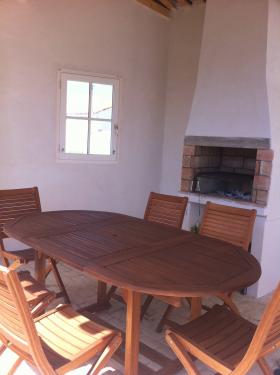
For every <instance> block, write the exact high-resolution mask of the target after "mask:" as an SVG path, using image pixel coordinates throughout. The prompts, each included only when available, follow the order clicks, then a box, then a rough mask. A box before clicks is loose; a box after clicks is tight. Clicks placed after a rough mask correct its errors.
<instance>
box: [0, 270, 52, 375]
mask: <svg viewBox="0 0 280 375" xmlns="http://www.w3.org/2000/svg"><path fill="white" fill-rule="evenodd" d="M0 317H1V319H0V337H1V338H2V337H4V342H9V344H10V345H11V346H10V347H11V349H12V350H15V351H16V352H17V353H19V354H20V355H22V356H23V357H25V358H29V359H30V360H31V361H33V362H34V363H36V365H37V366H39V368H40V366H41V368H42V366H43V368H45V369H47V370H48V372H47V373H48V374H55V372H54V370H53V369H52V368H51V367H50V365H49V363H48V361H47V359H46V357H45V355H44V352H43V349H42V346H41V343H40V339H39V337H38V334H37V331H36V328H35V324H34V321H33V319H32V316H31V312H30V310H29V307H28V304H27V301H26V299H25V296H24V292H23V289H22V286H21V284H20V281H19V279H18V275H17V273H16V271H14V270H9V269H8V268H5V267H2V266H0Z"/></svg>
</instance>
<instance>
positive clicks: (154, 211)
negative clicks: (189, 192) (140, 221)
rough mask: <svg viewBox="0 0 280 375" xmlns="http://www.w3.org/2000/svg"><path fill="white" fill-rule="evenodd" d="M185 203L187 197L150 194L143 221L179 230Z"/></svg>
mask: <svg viewBox="0 0 280 375" xmlns="http://www.w3.org/2000/svg"><path fill="white" fill-rule="evenodd" d="M187 203H188V198H187V197H176V196H173V195H166V194H158V193H154V192H151V193H150V196H149V200H148V203H147V206H146V211H145V215H144V219H146V220H148V221H153V222H156V223H160V224H166V225H169V226H172V227H175V228H178V229H181V228H182V224H183V220H184V215H185V211H186V207H187Z"/></svg>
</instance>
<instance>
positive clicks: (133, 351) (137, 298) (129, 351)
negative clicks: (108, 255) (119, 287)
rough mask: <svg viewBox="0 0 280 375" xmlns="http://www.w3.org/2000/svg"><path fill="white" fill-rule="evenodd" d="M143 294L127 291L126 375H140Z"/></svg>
mask: <svg viewBox="0 0 280 375" xmlns="http://www.w3.org/2000/svg"><path fill="white" fill-rule="evenodd" d="M140 314H141V294H140V293H138V292H134V291H133V290H130V289H129V290H127V311H126V342H125V370H124V374H125V375H138V355H139V341H140Z"/></svg>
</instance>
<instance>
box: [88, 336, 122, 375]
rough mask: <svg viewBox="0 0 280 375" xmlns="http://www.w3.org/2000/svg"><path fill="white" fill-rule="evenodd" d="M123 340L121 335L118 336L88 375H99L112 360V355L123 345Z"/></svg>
mask: <svg viewBox="0 0 280 375" xmlns="http://www.w3.org/2000/svg"><path fill="white" fill-rule="evenodd" d="M121 342H122V338H121V336H120V335H116V336H115V337H114V338H113V339H112V340H111V341H110V342H109V344H108V345H107V346H106V348H105V350H104V351H103V353H102V354H101V356H100V357H99V358H98V360H97V362H96V363H95V364H94V365H93V367H92V368H91V369H90V370H89V372H88V373H87V375H98V374H99V372H100V371H101V370H102V369H103V368H104V367H105V366H106V364H107V363H108V362H109V361H110V359H111V358H112V355H113V354H114V353H115V351H116V350H117V349H118V347H119V346H120V345H121Z"/></svg>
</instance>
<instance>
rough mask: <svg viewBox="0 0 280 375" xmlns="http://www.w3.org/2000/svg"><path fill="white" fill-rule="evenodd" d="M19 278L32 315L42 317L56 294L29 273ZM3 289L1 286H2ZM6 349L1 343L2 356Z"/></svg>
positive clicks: (21, 273)
mask: <svg viewBox="0 0 280 375" xmlns="http://www.w3.org/2000/svg"><path fill="white" fill-rule="evenodd" d="M18 278H19V281H20V284H21V286H22V288H23V293H24V296H25V299H26V301H27V304H28V306H29V309H30V312H31V315H32V316H33V317H34V318H36V317H38V316H40V315H41V314H42V313H43V312H45V309H46V308H47V307H48V305H49V304H50V303H51V302H52V301H53V300H54V299H55V293H53V292H50V291H49V290H48V289H46V288H45V287H44V286H42V285H41V284H40V283H38V282H37V281H36V280H34V279H33V277H32V276H31V275H30V272H28V271H22V272H18ZM0 289H1V284H0ZM4 349H5V346H4V345H3V343H1V342H0V354H1V353H2V352H3V350H4Z"/></svg>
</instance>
